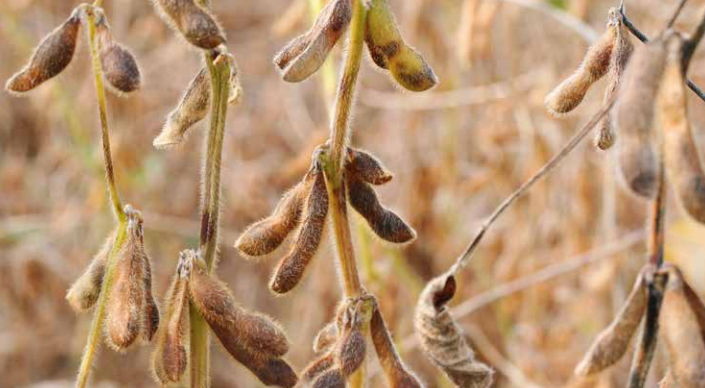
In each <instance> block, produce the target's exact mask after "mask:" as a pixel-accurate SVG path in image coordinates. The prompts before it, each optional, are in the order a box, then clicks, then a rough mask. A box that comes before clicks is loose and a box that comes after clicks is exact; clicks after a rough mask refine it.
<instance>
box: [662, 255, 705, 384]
mask: <svg viewBox="0 0 705 388" xmlns="http://www.w3.org/2000/svg"><path fill="white" fill-rule="evenodd" d="M667 271H668V274H669V275H668V283H667V285H666V292H665V293H664V297H663V305H662V307H661V314H660V315H659V324H660V325H661V332H662V333H663V337H664V340H665V341H664V342H665V343H666V348H667V349H668V354H669V358H670V366H671V374H672V375H673V380H674V381H675V382H676V383H677V385H678V386H680V387H682V388H702V387H705V340H704V339H703V337H702V335H701V328H700V325H699V324H698V317H697V315H696V314H695V312H694V311H693V310H692V309H691V307H690V303H689V302H688V298H687V296H686V294H685V289H684V285H683V284H684V283H685V281H684V280H683V277H682V275H681V273H680V271H679V270H678V269H677V268H676V267H670V268H668V269H667Z"/></svg>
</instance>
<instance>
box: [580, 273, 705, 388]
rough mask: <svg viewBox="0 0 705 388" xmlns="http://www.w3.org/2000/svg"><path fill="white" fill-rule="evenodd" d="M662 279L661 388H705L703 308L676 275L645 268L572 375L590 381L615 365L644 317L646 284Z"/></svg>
mask: <svg viewBox="0 0 705 388" xmlns="http://www.w3.org/2000/svg"><path fill="white" fill-rule="evenodd" d="M655 276H665V277H666V286H665V292H664V296H663V302H662V305H661V310H660V313H659V326H660V328H659V338H660V340H662V341H663V342H664V343H665V345H666V346H665V347H666V350H667V353H668V370H667V372H666V374H665V377H664V379H663V381H662V383H661V387H682V388H695V387H702V386H705V369H703V366H704V365H705V306H704V305H703V303H702V301H701V300H700V298H699V297H698V295H697V294H696V293H695V291H694V290H693V289H692V288H691V286H690V285H689V284H688V282H686V280H685V279H684V278H683V275H682V274H681V272H680V270H679V269H678V268H677V267H675V266H673V265H671V264H666V265H664V266H663V267H662V268H661V269H658V270H655V269H654V268H653V267H650V266H647V267H645V268H644V269H643V270H642V272H641V274H640V275H639V277H638V278H637V280H636V282H635V284H634V288H633V290H632V292H631V293H630V295H629V297H628V298H627V300H626V302H625V304H624V306H623V307H622V309H621V311H620V312H619V314H617V316H616V317H615V319H614V321H612V323H611V324H610V325H609V326H608V327H607V328H606V329H605V330H604V331H603V332H602V333H600V335H599V336H598V337H597V339H596V340H595V342H594V343H593V344H592V346H591V347H590V350H588V352H587V354H586V355H585V357H584V358H583V360H582V361H581V362H580V364H578V367H577V368H576V370H575V373H576V374H578V375H591V374H595V373H598V372H601V371H603V370H605V369H606V368H608V367H610V366H612V365H614V364H615V363H616V362H617V361H619V360H620V359H621V358H622V357H623V356H624V354H625V353H626V351H627V348H628V346H629V343H630V340H631V338H632V337H633V334H634V332H635V331H636V330H637V329H638V327H639V323H640V322H641V320H642V318H643V316H644V315H645V312H646V305H647V293H648V290H647V288H648V282H649V281H652V280H651V279H653V278H654V277H655Z"/></svg>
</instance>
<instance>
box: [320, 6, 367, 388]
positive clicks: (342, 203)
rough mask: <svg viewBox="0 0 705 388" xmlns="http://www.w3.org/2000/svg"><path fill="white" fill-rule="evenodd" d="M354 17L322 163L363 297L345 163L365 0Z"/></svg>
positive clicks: (356, 383)
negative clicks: (327, 147) (329, 144)
mask: <svg viewBox="0 0 705 388" xmlns="http://www.w3.org/2000/svg"><path fill="white" fill-rule="evenodd" d="M351 1H352V3H353V16H352V21H351V23H350V37H349V39H348V48H347V55H346V58H345V67H344V68H343V73H342V75H341V78H340V83H339V86H338V95H337V97H336V104H335V110H334V112H333V120H332V123H331V134H330V142H331V146H330V150H329V153H328V154H327V155H321V162H322V163H321V164H322V166H323V170H324V173H325V177H326V188H327V190H328V200H329V203H330V206H329V209H330V213H331V220H332V224H333V231H334V233H333V240H334V242H335V244H334V245H335V249H336V253H337V256H338V260H339V262H340V266H339V267H340V271H341V273H342V278H343V283H344V284H343V287H344V290H345V296H346V297H348V298H355V297H360V296H361V295H362V294H363V292H364V291H363V288H362V285H361V283H360V277H359V275H358V271H357V263H356V261H355V252H354V250H353V244H352V236H351V233H350V221H349V220H348V213H347V201H346V198H345V195H346V193H345V183H344V181H343V163H344V160H345V155H346V152H347V147H348V142H349V141H350V117H351V114H352V108H353V104H354V102H355V86H356V85H357V79H358V75H359V73H360V62H361V60H362V49H363V45H364V39H365V23H366V18H367V10H366V9H365V6H364V5H363V4H362V0H351ZM365 370H366V368H364V367H361V368H360V369H358V370H357V371H356V372H355V373H353V374H352V375H351V376H350V377H349V378H348V387H350V388H360V387H363V386H364V385H365V375H366V373H365Z"/></svg>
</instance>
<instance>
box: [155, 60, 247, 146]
mask: <svg viewBox="0 0 705 388" xmlns="http://www.w3.org/2000/svg"><path fill="white" fill-rule="evenodd" d="M218 55H219V56H221V57H225V58H226V59H227V60H228V62H229V63H230V94H229V96H228V104H230V105H237V104H238V103H239V101H240V99H241V97H242V87H241V85H240V77H239V74H238V69H237V65H236V64H235V60H234V58H233V57H232V55H230V54H222V53H219V54H218ZM210 100H211V79H210V74H209V72H208V68H206V66H203V67H202V68H201V69H200V70H199V71H198V73H197V74H196V76H195V77H194V78H193V79H192V80H191V82H190V83H189V84H188V86H187V87H186V91H185V92H184V93H183V95H182V96H181V100H180V101H179V103H178V105H177V106H176V108H174V110H172V111H171V112H170V113H169V114H168V115H167V118H166V121H165V123H164V126H163V127H162V130H161V132H160V133H159V135H158V136H157V137H156V138H155V139H154V141H153V143H152V144H153V145H154V147H156V148H159V149H164V148H170V147H174V146H177V145H179V144H181V143H183V141H184V140H185V139H186V137H187V134H188V131H189V129H191V128H192V127H193V126H194V125H195V124H197V123H199V122H200V121H202V120H203V119H204V118H205V117H206V116H207V115H208V110H209V108H210Z"/></svg>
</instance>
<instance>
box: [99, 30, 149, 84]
mask: <svg viewBox="0 0 705 388" xmlns="http://www.w3.org/2000/svg"><path fill="white" fill-rule="evenodd" d="M96 35H97V37H98V42H99V43H100V52H99V56H100V64H101V67H102V68H103V76H104V77H105V79H106V80H107V81H108V85H110V86H111V90H112V91H115V92H116V93H117V94H122V93H130V92H133V91H135V90H137V89H139V88H140V84H141V76H140V69H139V67H138V66H137V60H136V59H135V57H134V56H133V55H132V53H131V52H130V51H129V50H128V49H126V48H125V47H123V46H122V45H120V44H119V43H117V42H115V41H114V40H113V36H112V33H111V31H110V27H109V26H108V24H107V22H106V21H105V18H102V19H101V21H100V23H99V24H98V25H97V26H96Z"/></svg>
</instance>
